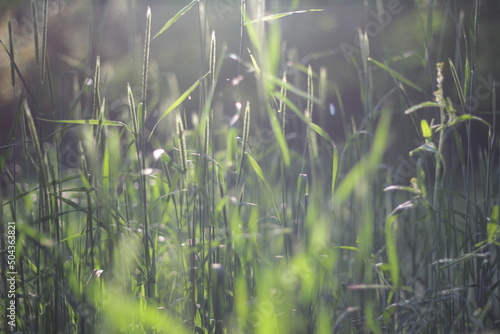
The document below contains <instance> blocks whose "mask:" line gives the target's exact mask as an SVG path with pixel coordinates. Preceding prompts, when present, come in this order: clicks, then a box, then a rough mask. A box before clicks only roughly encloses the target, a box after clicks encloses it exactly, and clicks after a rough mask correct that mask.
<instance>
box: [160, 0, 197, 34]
mask: <svg viewBox="0 0 500 334" xmlns="http://www.w3.org/2000/svg"><path fill="white" fill-rule="evenodd" d="M197 2H198V0H193V1H191V2H190V3H189V4H188V5H187V6H186V7H184V8H182V9H181V10H180V11H178V12H177V14H175V15H174V16H173V17H172V18H171V19H170V20H168V21H167V23H165V25H164V26H163V28H161V29H160V31H158V32H157V33H156V35H154V37H153V39H155V38H156V37H158V36H160V35H161V34H163V33H164V32H165V30H167V29H168V28H170V26H171V25H172V24H174V23H175V22H176V21H177V20H178V19H180V18H181V16H182V15H184V14H186V13H187V12H188V11H189V10H190V9H191V7H193V6H194V4H195V3H197Z"/></svg>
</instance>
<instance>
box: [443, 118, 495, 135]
mask: <svg viewBox="0 0 500 334" xmlns="http://www.w3.org/2000/svg"><path fill="white" fill-rule="evenodd" d="M469 120H473V121H479V122H481V123H483V124H484V125H486V126H487V127H490V128H491V127H493V126H492V125H491V124H490V123H488V122H486V121H485V120H484V119H482V118H479V117H476V116H472V115H469V114H465V115H461V116H457V117H455V118H453V119H452V120H451V121H450V122H448V123H446V124H445V125H441V126H439V127H438V128H437V129H436V131H441V130H442V129H444V128H447V127H450V126H452V125H455V124H458V123H461V122H464V121H469Z"/></svg>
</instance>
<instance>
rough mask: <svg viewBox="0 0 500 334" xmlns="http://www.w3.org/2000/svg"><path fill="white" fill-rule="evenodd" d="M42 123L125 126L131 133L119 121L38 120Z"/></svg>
mask: <svg viewBox="0 0 500 334" xmlns="http://www.w3.org/2000/svg"><path fill="white" fill-rule="evenodd" d="M37 119H38V120H40V121H44V122H52V123H64V124H82V125H104V126H123V127H125V128H126V129H127V130H128V131H131V130H130V129H129V128H128V126H127V125H126V124H125V123H123V122H119V121H110V120H106V119H74V120H55V119H45V118H37Z"/></svg>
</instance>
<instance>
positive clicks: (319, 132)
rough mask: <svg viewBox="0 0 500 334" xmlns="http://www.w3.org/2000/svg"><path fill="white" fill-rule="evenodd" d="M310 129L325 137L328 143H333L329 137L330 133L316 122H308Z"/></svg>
mask: <svg viewBox="0 0 500 334" xmlns="http://www.w3.org/2000/svg"><path fill="white" fill-rule="evenodd" d="M309 125H310V126H311V129H313V130H314V132H316V133H317V134H318V135H320V136H321V137H323V138H324V139H326V140H327V141H328V142H329V143H330V144H332V145H335V144H334V142H333V139H332V138H331V137H330V135H329V134H328V133H327V132H326V131H325V130H324V129H323V128H322V127H320V126H319V125H318V124H314V123H310V124H309Z"/></svg>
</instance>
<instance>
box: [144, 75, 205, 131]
mask: <svg viewBox="0 0 500 334" xmlns="http://www.w3.org/2000/svg"><path fill="white" fill-rule="evenodd" d="M209 73H210V72H208V73H207V74H205V75H204V76H203V77H201V78H200V79H198V80H196V82H195V83H194V84H193V85H192V86H191V87H189V89H188V90H186V91H185V92H184V93H183V94H182V95H181V96H180V97H179V98H178V99H177V100H175V102H174V103H172V105H171V106H170V107H168V109H167V110H165V112H164V113H163V114H162V115H161V116H160V117H159V118H158V121H157V122H156V124H155V126H154V127H153V130H151V134H150V135H149V139H151V137H152V136H153V133H154V131H155V129H156V127H157V126H158V124H160V121H161V120H162V119H163V118H165V117H166V116H167V115H168V114H170V113H171V112H172V110H174V109H175V108H177V107H178V106H180V105H181V103H182V102H184V100H186V99H187V98H188V97H189V95H191V93H192V92H193V91H194V90H195V89H196V87H198V85H199V84H200V82H201V81H202V80H203V79H205V78H206V77H207V75H208V74H209Z"/></svg>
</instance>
